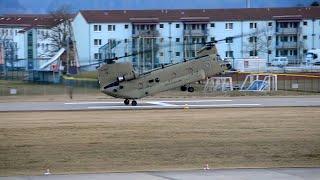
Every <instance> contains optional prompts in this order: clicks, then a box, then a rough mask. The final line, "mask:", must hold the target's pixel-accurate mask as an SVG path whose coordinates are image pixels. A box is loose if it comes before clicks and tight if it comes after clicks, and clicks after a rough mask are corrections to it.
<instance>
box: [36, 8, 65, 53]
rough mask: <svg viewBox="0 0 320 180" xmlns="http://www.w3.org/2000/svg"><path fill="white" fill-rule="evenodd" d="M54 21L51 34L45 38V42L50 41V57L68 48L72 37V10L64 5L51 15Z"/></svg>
mask: <svg viewBox="0 0 320 180" xmlns="http://www.w3.org/2000/svg"><path fill="white" fill-rule="evenodd" d="M50 18H52V19H53V21H54V22H53V26H52V28H51V29H50V32H49V33H47V34H45V35H44V36H43V38H42V39H43V40H48V41H49V46H50V48H49V52H48V53H51V54H50V55H52V54H54V53H56V52H58V51H59V50H60V49H61V48H65V49H66V48H67V43H68V41H69V38H70V37H71V8H70V6H68V5H63V6H61V7H60V8H58V9H57V10H55V11H53V12H51V13H50Z"/></svg>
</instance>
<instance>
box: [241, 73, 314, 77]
mask: <svg viewBox="0 0 320 180" xmlns="http://www.w3.org/2000/svg"><path fill="white" fill-rule="evenodd" d="M239 74H256V75H270V74H271V75H277V76H293V77H309V78H320V76H315V75H306V74H283V73H281V74H280V73H279V74H278V73H253V72H239Z"/></svg>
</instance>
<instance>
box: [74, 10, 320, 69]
mask: <svg viewBox="0 0 320 180" xmlns="http://www.w3.org/2000/svg"><path fill="white" fill-rule="evenodd" d="M72 26H73V31H74V37H75V41H76V47H77V52H78V58H79V62H80V65H81V66H87V65H90V64H95V63H97V62H98V60H99V59H105V58H108V57H110V56H117V57H121V56H127V55H130V54H132V53H137V52H140V51H143V52H148V53H144V55H140V54H139V55H136V56H132V57H127V58H123V59H122V60H128V61H132V62H133V63H134V64H135V66H147V67H148V68H152V67H157V66H158V65H159V64H167V63H175V62H177V61H181V60H183V59H185V58H191V57H194V56H196V50H197V49H199V48H200V47H201V46H202V45H201V43H204V42H209V41H215V40H222V41H219V42H217V49H218V53H219V55H220V56H221V58H230V59H237V58H256V57H259V58H265V59H272V58H274V57H276V56H287V57H288V59H289V60H290V62H291V63H296V62H301V61H302V59H303V56H304V54H305V53H306V51H307V50H309V49H314V48H320V41H319V40H320V8H319V7H296V8H248V9H192V10H189V9H177V10H84V11H80V12H79V13H78V14H77V15H76V17H75V18H74V20H73V22H72ZM104 48H105V49H108V53H109V54H108V55H105V54H103V52H104V51H103V49H104ZM99 49H100V50H99ZM150 49H151V50H150ZM101 50H102V51H101ZM146 50H148V51H146ZM110 53H111V54H110Z"/></svg>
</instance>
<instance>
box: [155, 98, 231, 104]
mask: <svg viewBox="0 0 320 180" xmlns="http://www.w3.org/2000/svg"><path fill="white" fill-rule="evenodd" d="M231 101H232V100H231V99H203V100H176V101H175V100H168V101H160V102H167V103H184V102H231Z"/></svg>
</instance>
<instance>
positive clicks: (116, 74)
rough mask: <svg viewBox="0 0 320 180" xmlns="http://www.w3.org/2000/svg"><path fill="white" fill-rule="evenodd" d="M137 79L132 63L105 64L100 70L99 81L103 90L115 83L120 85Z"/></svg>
mask: <svg viewBox="0 0 320 180" xmlns="http://www.w3.org/2000/svg"><path fill="white" fill-rule="evenodd" d="M135 78H136V74H135V72H134V69H133V66H132V64H131V63H114V64H104V65H102V66H101V67H99V68H98V79H99V82H100V86H101V87H102V88H103V87H106V86H109V85H110V84H114V83H115V82H117V83H116V84H119V82H122V81H129V80H132V79H135Z"/></svg>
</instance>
